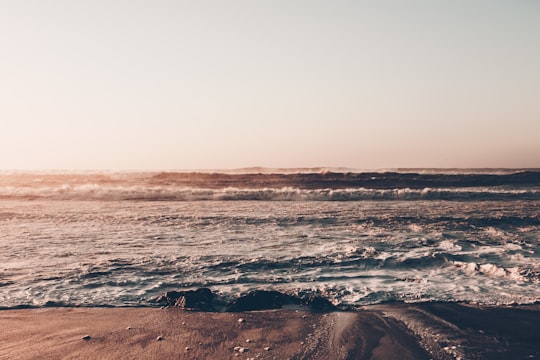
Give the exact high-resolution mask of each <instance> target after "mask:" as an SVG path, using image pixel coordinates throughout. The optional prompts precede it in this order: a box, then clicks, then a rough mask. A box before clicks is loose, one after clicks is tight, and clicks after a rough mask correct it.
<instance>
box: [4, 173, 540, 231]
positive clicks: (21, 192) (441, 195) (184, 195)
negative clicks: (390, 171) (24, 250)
mask: <svg viewBox="0 0 540 360" xmlns="http://www.w3.org/2000/svg"><path fill="white" fill-rule="evenodd" d="M524 197H526V198H528V199H531V200H534V199H537V200H538V199H540V190H536V189H530V190H502V189H486V188H465V189H461V188H459V189H452V188H441V189H431V188H425V189H408V188H405V189H384V190H381V189H366V188H350V189H315V190H310V189H299V188H292V187H284V188H279V189H274V188H236V187H228V188H221V189H210V188H206V189H205V188H191V187H174V186H156V185H131V186H116V185H102V184H97V183H88V184H77V185H73V184H61V185H57V186H32V187H30V186H24V187H18V186H0V198H12V199H34V198H44V199H51V200H110V201H115V200H155V201H160V200H161V201H163V200H171V201H205V200H211V201H220V200H259V201H360V200H475V199H477V200H490V199H492V200H498V199H520V198H524ZM411 226H413V227H414V226H417V225H411ZM416 229H418V230H419V231H421V229H419V228H416Z"/></svg>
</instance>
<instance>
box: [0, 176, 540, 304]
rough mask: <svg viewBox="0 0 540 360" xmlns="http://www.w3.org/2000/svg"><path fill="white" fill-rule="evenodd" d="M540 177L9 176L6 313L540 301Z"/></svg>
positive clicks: (5, 193)
mask: <svg viewBox="0 0 540 360" xmlns="http://www.w3.org/2000/svg"><path fill="white" fill-rule="evenodd" d="M539 242H540V170H535V169H530V170H504V169H486V170H474V169H472V170H466V169H449V170H436V169H407V170H393V171H378V172H347V171H327V170H321V169H315V170H314V169H308V170H303V171H299V170H297V171H294V170H288V171H284V170H275V171H270V170H264V169H251V170H250V171H244V172H242V171H237V172H138V173H136V172H131V173H128V172H121V173H119V172H78V173H70V172H16V171H13V172H6V171H4V172H2V173H0V246H1V249H2V251H1V252H0V307H1V308H19V307H45V306H47V307H48V306H156V305H155V304H154V300H155V299H156V298H157V297H159V296H160V295H162V294H163V293H165V292H167V291H173V290H194V289H198V288H202V287H206V288H210V289H211V290H212V291H213V292H215V293H217V294H220V295H221V296H222V297H224V298H231V299H234V298H236V297H238V296H239V295H241V294H245V293H247V292H249V291H252V290H276V291H279V292H283V293H287V294H316V295H320V296H323V297H325V298H327V299H328V300H330V301H331V302H332V303H333V304H335V305H336V306H338V307H341V308H347V309H351V308H353V309H354V308H357V307H361V306H363V305H368V304H377V303H382V302H389V301H405V302H424V301H444V302H471V303H479V304H494V305H495V304H530V303H536V302H538V301H540V287H539V282H540V249H539Z"/></svg>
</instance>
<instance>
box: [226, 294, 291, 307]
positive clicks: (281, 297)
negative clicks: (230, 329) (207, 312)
mask: <svg viewBox="0 0 540 360" xmlns="http://www.w3.org/2000/svg"><path fill="white" fill-rule="evenodd" d="M298 304H299V300H298V299H297V298H296V297H294V296H290V295H287V294H282V293H280V292H278V291H268V290H255V291H251V292H249V293H247V294H246V295H243V296H240V297H239V298H238V299H236V300H234V301H232V302H231V303H230V304H229V306H228V307H227V310H226V311H231V312H240V311H253V310H268V309H280V308H281V307H283V305H298Z"/></svg>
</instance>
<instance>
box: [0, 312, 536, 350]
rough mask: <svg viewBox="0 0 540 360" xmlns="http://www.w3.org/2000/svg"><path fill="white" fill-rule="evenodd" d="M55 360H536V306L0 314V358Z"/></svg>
mask: <svg viewBox="0 0 540 360" xmlns="http://www.w3.org/2000/svg"><path fill="white" fill-rule="evenodd" d="M241 319H243V320H241ZM86 335H88V336H89V338H87V339H86V340H85V339H83V338H84V337H85V336H86ZM58 358H65V359H98V358H99V359H179V358H181V359H182V358H184V359H430V358H431V359H457V358H461V359H537V358H540V305H531V306H520V307H480V306H473V305H460V304H448V303H423V304H399V303H398V304H385V305H373V306H368V307H365V308H364V309H362V310H359V311H355V312H331V313H326V314H319V313H312V312H305V311H296V310H266V311H252V312H243V313H215V312H195V311H187V310H182V309H179V308H165V309H158V308H42V309H20V310H2V311H0V359H58Z"/></svg>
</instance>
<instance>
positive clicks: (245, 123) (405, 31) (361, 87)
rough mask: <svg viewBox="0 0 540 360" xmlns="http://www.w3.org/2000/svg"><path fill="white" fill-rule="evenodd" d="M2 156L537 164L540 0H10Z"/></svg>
mask: <svg viewBox="0 0 540 360" xmlns="http://www.w3.org/2000/svg"><path fill="white" fill-rule="evenodd" d="M0 49H1V50H0V169H19V170H33V169H35V170H43V169H56V170H61V169H66V170H67V169H81V170H82V169H96V170H97V169H102V170H175V169H227V168H239V167H250V166H263V167H315V166H323V167H349V168H354V169H380V168H398V167H440V168H446V167H467V168H469V167H510V168H524V167H540V65H539V64H540V2H539V1H536V0H512V1H506V0H505V1H501V0H474V1H470V0H452V1H433V0H425V1H420V0H409V1H403V0H394V1H387V0H381V1H360V0H357V1H348V0H343V1H336V0H334V1H320V0H268V1H260V0H243V1H239V0H229V1H222V0H214V1H212V0H196V1H180V0H178V1H172V0H153V1H140V0H129V1H128V0H93V1H82V0H80V1H74V0H63V1H62V0H48V1H41V0H34V1H32V0H17V1H11V0H0Z"/></svg>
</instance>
